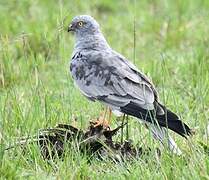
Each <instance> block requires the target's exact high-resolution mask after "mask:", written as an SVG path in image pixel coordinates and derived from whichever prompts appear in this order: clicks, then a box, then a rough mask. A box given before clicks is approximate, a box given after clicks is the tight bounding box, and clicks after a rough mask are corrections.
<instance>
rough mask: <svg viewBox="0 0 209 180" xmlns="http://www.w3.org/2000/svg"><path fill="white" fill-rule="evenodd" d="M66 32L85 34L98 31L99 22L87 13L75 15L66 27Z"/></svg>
mask: <svg viewBox="0 0 209 180" xmlns="http://www.w3.org/2000/svg"><path fill="white" fill-rule="evenodd" d="M68 32H75V34H76V36H86V35H90V34H95V33H97V32H99V24H98V23H97V22H96V20H95V19H94V18H93V17H91V16H89V15H80V16H75V17H74V18H73V20H72V22H71V23H70V25H69V27H68Z"/></svg>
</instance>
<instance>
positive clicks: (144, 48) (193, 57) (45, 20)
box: [0, 0, 209, 180]
mask: <svg viewBox="0 0 209 180" xmlns="http://www.w3.org/2000/svg"><path fill="white" fill-rule="evenodd" d="M78 14H90V15H92V16H94V17H95V18H96V19H97V20H98V22H99V23H100V24H101V28H102V31H103V32H104V34H105V36H106V38H107V40H108V42H109V43H110V45H111V46H112V47H113V48H114V49H115V50H117V51H118V52H120V53H122V54H123V55H124V56H126V57H127V58H128V59H130V60H132V61H133V59H134V31H133V27H134V16H135V19H136V24H135V27H136V48H135V55H136V59H135V62H134V63H135V64H136V65H137V67H138V68H139V69H141V70H142V71H143V72H144V73H146V74H147V75H148V76H149V77H151V78H152V80H153V82H154V83H155V85H156V87H157V89H158V91H159V94H160V96H161V101H162V102H163V103H164V104H166V105H167V106H168V107H170V108H171V109H172V110H173V111H175V112H177V113H178V114H179V115H180V117H181V118H182V119H183V121H184V122H186V123H187V124H188V125H189V126H190V127H192V128H195V129H196V135H195V136H194V137H192V138H191V139H190V140H189V141H186V140H185V139H183V138H181V137H179V136H178V135H174V134H172V133H171V134H172V135H173V136H174V138H175V140H176V141H177V144H178V145H179V147H180V148H181V149H182V151H183V153H184V154H183V156H180V157H178V156H175V155H171V154H170V153H169V152H167V151H166V150H165V151H163V153H162V157H161V158H160V159H157V158H156V156H155V155H154V153H153V154H150V155H149V156H145V157H142V158H141V159H137V160H133V161H131V162H118V163H114V162H112V161H110V160H105V161H98V160H97V159H93V160H91V163H89V162H88V157H87V156H84V155H82V154H80V153H79V152H76V151H75V150H72V149H69V150H68V152H69V153H68V154H67V155H66V156H65V157H64V160H54V161H52V160H51V161H50V163H47V162H45V161H44V160H43V159H42V157H41V156H40V152H39V149H38V147H37V145H36V144H33V145H30V146H29V147H28V149H29V152H28V153H25V154H24V153H22V149H21V148H19V147H17V148H14V149H11V150H9V151H5V150H4V149H5V148H6V147H7V146H8V145H10V144H12V143H13V142H14V141H15V139H16V138H18V137H21V136H27V135H33V134H36V133H37V131H38V129H40V128H46V127H52V126H54V125H55V124H57V123H70V122H71V121H72V117H73V116H76V117H77V118H78V122H77V126H78V127H82V128H84V127H86V126H87V125H88V120H89V119H91V118H94V117H97V116H98V114H99V113H100V111H101V110H102V106H101V105H100V104H99V103H92V102H89V101H87V100H86V99H85V98H84V97H83V96H81V94H80V92H79V91H78V89H76V87H74V84H73V81H72V79H71V77H70V75H69V72H68V69H69V60H70V57H71V53H72V49H73V44H74V38H73V36H72V35H71V34H69V33H67V32H66V30H67V26H68V24H69V23H70V20H71V19H72V17H74V16H75V15H78ZM208 22H209V1H208V0H184V1H181V0H177V1H172V0H170V1H169V0H167V1H166V0H159V1H157V0H156V1H155V0H154V1H151V0H149V1H146V0H140V1H135V3H134V0H132V1H131V0H124V1H111V0H105V1H97V0H93V1H70V0H59V1H55V0H44V1H42V0H21V1H16V0H10V1H3V0H0V143H1V144H0V177H1V178H0V179H25V178H27V179H44V178H45V179H195V180H197V179H209V156H208V155H207V154H206V153H204V150H203V148H202V147H200V146H199V144H198V142H199V141H201V142H204V143H205V144H207V143H208V144H209V138H208V133H209V132H207V126H208V125H209V120H208V119H209V23H208ZM118 124H120V122H118V121H115V118H114V120H113V124H112V126H113V127H115V126H116V125H118ZM129 130H130V138H131V139H133V141H134V142H135V143H141V144H142V145H144V144H145V145H147V146H150V147H151V148H154V147H156V146H158V144H157V142H155V141H153V140H152V138H150V135H149V133H148V132H147V130H146V129H145V128H144V127H143V126H142V125H141V124H139V123H138V122H137V120H135V119H130V126H129ZM144 136H145V138H144ZM117 138H118V139H119V138H120V137H119V136H118V137H117ZM117 138H116V139H117Z"/></svg>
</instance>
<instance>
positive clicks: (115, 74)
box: [75, 52, 155, 109]
mask: <svg viewBox="0 0 209 180" xmlns="http://www.w3.org/2000/svg"><path fill="white" fill-rule="evenodd" d="M82 58H83V60H82V63H83V64H85V65H84V66H83V67H82V70H83V72H84V75H83V76H82V77H81V78H77V79H75V80H76V82H77V84H78V86H79V87H80V89H81V90H82V92H83V93H84V94H85V95H86V96H88V97H89V98H92V99H99V100H101V101H103V102H104V103H106V104H108V105H109V106H112V107H114V108H116V107H117V108H120V107H123V106H125V105H127V104H128V103H130V102H134V103H136V104H138V105H139V106H140V107H142V108H144V109H154V105H153V103H154V101H155V95H154V92H153V90H152V87H151V85H150V84H149V83H147V82H146V81H145V80H143V78H142V77H141V76H140V75H139V74H138V73H136V71H134V70H132V69H131V68H130V67H129V66H128V65H127V64H126V63H124V60H123V59H121V57H120V56H118V55H117V54H114V53H112V54H111V53H99V52H91V53H87V54H84V56H82Z"/></svg>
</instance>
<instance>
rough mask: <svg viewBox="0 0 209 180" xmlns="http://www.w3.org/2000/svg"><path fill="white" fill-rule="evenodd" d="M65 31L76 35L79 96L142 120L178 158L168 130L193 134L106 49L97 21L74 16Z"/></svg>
mask: <svg viewBox="0 0 209 180" xmlns="http://www.w3.org/2000/svg"><path fill="white" fill-rule="evenodd" d="M68 31H72V32H74V34H75V46H74V51H73V53H72V58H71V62H70V72H71V75H72V77H73V79H74V81H75V84H76V85H77V86H78V87H79V89H80V91H81V92H82V94H83V95H84V96H86V97H87V98H88V99H90V100H92V101H100V102H102V103H103V104H105V105H106V106H107V107H109V108H110V109H111V110H112V111H114V112H120V113H123V114H127V115H131V116H134V117H136V118H138V119H140V120H142V121H143V122H145V123H146V124H147V125H148V127H149V129H150V130H151V132H152V134H153V135H154V137H155V138H157V139H158V140H160V142H161V143H162V144H164V143H165V142H166V143H168V147H169V148H170V149H171V150H172V151H173V152H175V153H177V154H181V151H180V149H179V148H178V147H177V145H176V144H175V142H174V141H173V139H172V138H171V137H170V136H169V135H168V131H167V130H168V129H171V130H172V131H174V132H176V133H178V134H180V135H181V136H183V137H187V136H188V135H191V134H192V130H191V129H190V128H189V127H188V126H187V125H186V124H185V123H183V122H182V121H181V120H180V119H179V117H178V116H177V115H176V114H175V113H173V112H172V111H170V110H169V109H167V108H166V107H165V106H164V105H162V104H161V103H160V101H159V96H158V93H157V91H156V89H155V87H154V85H153V84H152V82H151V81H150V80H149V79H148V77H147V76H146V75H144V74H143V73H142V72H141V71H139V70H138V69H137V68H136V66H135V65H133V64H132V63H131V62H130V61H128V60H127V59H126V58H125V57H123V56H122V55H121V54H119V53H117V52H116V51H114V50H113V49H112V48H111V47H110V46H109V44H108V43H107V41H106V40H105V38H104V36H103V34H102V32H101V30H100V26H99V24H98V23H97V21H96V20H95V19H94V18H93V17H91V16H89V15H80V16H76V17H74V18H73V20H72V22H71V24H70V25H69V27H68Z"/></svg>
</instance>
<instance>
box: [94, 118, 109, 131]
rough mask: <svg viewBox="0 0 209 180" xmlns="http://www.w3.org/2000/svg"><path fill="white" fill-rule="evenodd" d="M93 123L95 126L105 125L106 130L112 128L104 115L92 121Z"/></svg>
mask: <svg viewBox="0 0 209 180" xmlns="http://www.w3.org/2000/svg"><path fill="white" fill-rule="evenodd" d="M91 124H92V125H93V127H94V128H96V127H99V126H100V127H103V128H104V129H105V130H110V126H109V121H108V120H106V119H104V118H103V117H99V118H97V119H96V121H91Z"/></svg>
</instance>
